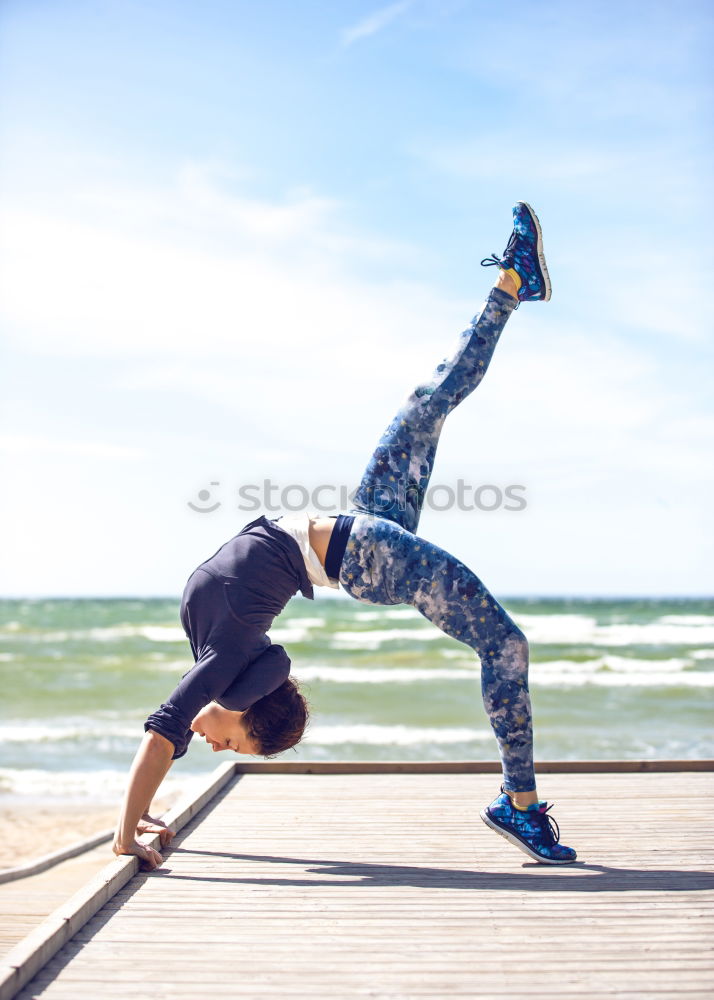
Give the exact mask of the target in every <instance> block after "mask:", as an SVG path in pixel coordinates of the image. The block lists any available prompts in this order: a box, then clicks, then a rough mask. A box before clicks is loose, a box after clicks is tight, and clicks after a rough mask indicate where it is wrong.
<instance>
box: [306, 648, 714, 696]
mask: <svg viewBox="0 0 714 1000" xmlns="http://www.w3.org/2000/svg"><path fill="white" fill-rule="evenodd" d="M692 666H694V661H693V660H690V659H687V658H685V657H670V658H669V659H665V660H644V659H635V658H631V657H625V656H614V655H607V656H600V657H597V658H595V659H592V660H582V661H579V660H544V661H541V662H533V663H531V665H530V668H529V679H530V683H531V684H532V685H536V686H537V685H544V686H549V687H554V686H556V687H557V686H563V687H568V686H573V685H583V684H594V685H597V686H599V687H623V686H625V687H626V686H630V687H636V686H638V685H640V686H643V687H657V686H660V687H673V686H674V687H702V688H704V687H714V671H712V672H706V671H696V670H689V669H688V668H691V667H692ZM294 673H295V676H296V677H297V678H298V679H299V680H301V681H305V682H310V681H323V682H326V683H331V684H412V683H423V682H426V681H437V682H439V683H441V682H443V681H447V680H456V681H472V680H474V679H475V678H478V677H479V663H478V660H477V658H476V657H475V656H474V658H473V661H471V662H469V660H468V659H467V658H466V657H465V658H464V662H463V664H462V665H461V666H460V667H452V666H449V667H439V666H434V667H426V668H424V667H366V666H365V667H340V666H330V665H328V664H319V663H318V664H309V665H306V666H304V667H300V666H296V667H294Z"/></svg>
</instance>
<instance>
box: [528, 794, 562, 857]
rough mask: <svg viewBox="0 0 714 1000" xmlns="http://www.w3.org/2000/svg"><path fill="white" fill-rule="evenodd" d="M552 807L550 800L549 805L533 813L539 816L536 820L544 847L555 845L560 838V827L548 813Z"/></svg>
mask: <svg viewBox="0 0 714 1000" xmlns="http://www.w3.org/2000/svg"><path fill="white" fill-rule="evenodd" d="M552 808H553V803H552V802H551V804H550V805H549V806H546V807H545V809H539V810H538V812H537V813H536V814H535V815H536V816H538V817H539V819H538V822H539V823H540V828H541V831H542V833H543V843H544V844H545V846H546V847H555V845H556V844H557V843H558V841H559V840H560V827H559V826H558V824H557V823H556V821H555V819H554V818H553V817H552V816H549V815H548V813H549V812H550V810H551V809H552ZM534 818H535V817H534Z"/></svg>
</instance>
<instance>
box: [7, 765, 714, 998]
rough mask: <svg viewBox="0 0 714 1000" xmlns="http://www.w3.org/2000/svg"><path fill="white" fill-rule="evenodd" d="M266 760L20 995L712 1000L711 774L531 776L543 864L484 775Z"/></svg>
mask: <svg viewBox="0 0 714 1000" xmlns="http://www.w3.org/2000/svg"><path fill="white" fill-rule="evenodd" d="M266 770H267V769H266V768H261V769H259V770H258V772H257V773H248V774H243V775H242V776H240V775H238V776H237V777H232V778H231V780H229V781H228V783H227V784H226V785H225V786H224V788H223V789H222V791H220V792H219V793H218V794H217V795H216V796H215V797H214V798H213V799H212V800H211V801H210V802H209V804H208V805H207V806H206V807H205V808H204V810H203V812H201V813H200V814H199V816H198V817H197V819H195V820H194V821H192V822H190V823H189V824H188V825H187V826H186V827H184V829H183V830H182V832H181V833H180V834H179V835H178V836H177V838H176V840H175V842H174V844H175V847H174V849H173V850H172V851H171V853H170V854H169V855H168V856H167V858H166V863H165V866H164V868H163V869H161V870H159V871H157V872H154V873H150V874H138V875H136V876H135V877H134V878H133V879H131V881H129V882H128V883H127V884H126V885H125V886H124V888H122V889H120V890H119V892H118V893H116V894H115V895H114V896H113V897H112V898H111V899H109V901H108V902H107V903H106V904H105V905H104V906H103V908H102V909H100V910H99V912H98V913H96V915H95V916H94V917H92V918H91V919H90V920H89V921H88V922H87V923H86V924H84V926H83V927H81V929H80V930H79V931H78V932H77V933H76V934H75V935H74V937H73V938H72V939H71V940H70V941H69V942H68V943H67V944H66V945H65V946H64V947H63V948H62V949H61V950H60V951H59V952H58V953H57V955H56V956H55V957H54V958H52V959H50V961H49V962H48V963H47V964H46V965H45V966H44V968H42V969H41V971H39V973H38V974H37V975H36V976H35V978H34V979H33V980H32V981H31V982H30V983H29V984H28V985H27V986H26V987H25V988H24V989H22V990H21V991H20V992H19V993H18V994H17V996H18V997H19V998H20V1000H30V998H40V997H41V998H42V1000H53V998H58V1000H60V998H61V1000H84V998H88V1000H97V998H101V1000H120V998H122V1000H124V998H127V997H130V998H132V1000H143V998H147V1000H148V998H152V1000H154V998H157V1000H159V998H167V1000H168V998H171V1000H175V998H176V997H195V996H201V997H213V996H220V997H223V998H225V1000H233V998H238V997H240V998H242V1000H253V998H255V1000H264V998H265V1000H268V998H270V1000H292V998H296V1000H297V998H301V1000H308V998H330V1000H348V998H376V1000H407V998H409V1000H411V998H414V1000H417V998H418V1000H446V998H450V997H468V998H474V1000H475V998H494V1000H495V998H499V1000H502V998H503V997H509V998H515V1000H520V998H525V997H527V998H529V1000H531V998H544V1000H545V998H547V1000H553V998H562V997H578V998H579V997H623V998H627V1000H639V998H641V1000H645V998H646V1000H652V998H657V1000H665V998H668V997H671V998H675V997H676V998H678V1000H679V998H686V1000H695V998H702V1000H704V998H706V1000H711V997H712V995H713V994H714V956H713V954H712V942H714V908H713V907H712V901H713V899H714V876H713V875H712V868H713V865H712V861H713V860H714V858H713V855H714V837H712V830H713V829H714V806H713V804H712V793H713V792H714V780H713V776H712V774H711V773H707V772H700V773H694V772H687V773H639V774H637V773H614V774H612V773H602V774H600V773H588V774H549V775H544V776H542V777H541V779H540V791H541V794H542V795H544V796H545V797H547V798H548V799H549V800H554V801H555V803H556V806H555V808H554V812H555V815H556V818H557V819H558V821H559V823H560V826H561V829H562V831H563V841H564V842H565V843H568V844H572V845H573V846H574V847H576V848H577V850H578V852H579V856H580V859H581V860H580V861H579V863H578V864H576V865H574V866H571V867H563V868H550V867H545V866H541V865H536V864H534V863H532V862H530V861H529V860H528V858H527V857H526V856H525V855H523V854H521V853H520V852H519V851H517V850H516V849H515V848H513V847H511V846H510V845H509V844H507V843H506V842H505V841H504V840H503V839H502V838H500V837H498V836H496V835H495V834H494V833H493V832H492V831H490V830H489V829H487V828H486V827H485V826H484V825H483V823H482V822H481V820H480V819H479V817H478V812H479V809H480V808H481V807H482V805H483V804H486V803H488V802H489V801H490V800H491V798H493V797H494V795H495V794H496V792H497V791H498V777H497V776H496V775H490V774H487V775H484V774H464V773H457V772H455V773H435V774H428V773H424V774H410V773H375V774H340V773H332V774H330V773H327V774H310V775H304V774H303V775H300V774H292V773H280V772H279V771H278V772H277V773H269V771H268V773H266ZM119 864H121V862H119ZM5 995H7V996H9V995H11V994H10V993H9V992H7V993H6V994H5Z"/></svg>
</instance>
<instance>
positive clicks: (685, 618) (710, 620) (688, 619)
mask: <svg viewBox="0 0 714 1000" xmlns="http://www.w3.org/2000/svg"><path fill="white" fill-rule="evenodd" d="M657 624H659V625H714V615H662V617H661V618H658V619H657Z"/></svg>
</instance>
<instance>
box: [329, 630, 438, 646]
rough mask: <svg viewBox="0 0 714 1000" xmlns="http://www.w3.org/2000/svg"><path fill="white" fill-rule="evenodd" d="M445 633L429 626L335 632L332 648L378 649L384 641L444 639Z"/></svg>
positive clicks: (331, 643)
mask: <svg viewBox="0 0 714 1000" xmlns="http://www.w3.org/2000/svg"><path fill="white" fill-rule="evenodd" d="M443 638H444V633H443V632H441V631H440V630H439V629H435V628H429V626H428V625H427V626H425V627H424V628H392V629H381V630H380V629H371V630H370V631H368V632H333V633H332V636H331V642H330V646H331V648H332V649H378V648H379V647H380V646H381V645H382V643H384V642H400V641H401V642H403V641H404V640H405V639H416V640H417V641H418V642H424V641H429V640H434V639H443Z"/></svg>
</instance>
